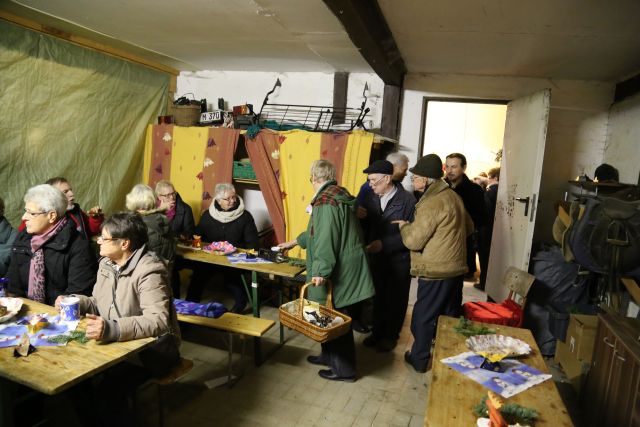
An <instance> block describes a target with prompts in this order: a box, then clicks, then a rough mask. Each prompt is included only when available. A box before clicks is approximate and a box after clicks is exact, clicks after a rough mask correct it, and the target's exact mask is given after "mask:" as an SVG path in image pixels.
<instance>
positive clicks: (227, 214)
mask: <svg viewBox="0 0 640 427" xmlns="http://www.w3.org/2000/svg"><path fill="white" fill-rule="evenodd" d="M214 194H215V197H214V201H213V203H211V205H210V206H209V209H208V210H207V211H205V212H203V214H202V217H201V218H200V222H199V223H198V226H197V227H196V231H195V233H196V234H198V235H200V236H202V241H204V242H220V241H227V242H229V243H231V244H232V245H233V246H235V247H236V248H242V249H258V246H259V243H258V229H257V228H256V223H255V221H254V220H253V216H252V215H251V213H249V211H247V210H246V209H245V207H244V201H243V200H242V197H240V196H238V195H237V194H236V189H235V187H234V186H233V184H230V183H219V184H217V185H216V187H215V189H214ZM198 264H202V263H198ZM216 273H221V275H222V282H223V284H224V285H225V287H226V288H227V289H228V290H229V291H230V292H231V293H232V294H233V298H234V304H233V307H232V308H231V311H232V312H234V313H241V312H243V311H244V309H245V307H246V305H247V294H246V292H245V290H244V287H243V285H242V281H241V278H240V273H239V272H238V270H235V269H231V268H224V267H220V268H216V266H212V265H198V266H197V268H196V269H194V272H193V276H192V277H191V284H190V285H189V291H188V292H187V299H188V300H189V301H200V299H201V298H202V291H203V287H204V283H205V282H206V281H207V280H209V279H210V278H211V276H212V275H214V274H216Z"/></svg>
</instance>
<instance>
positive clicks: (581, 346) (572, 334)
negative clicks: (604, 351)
mask: <svg viewBox="0 0 640 427" xmlns="http://www.w3.org/2000/svg"><path fill="white" fill-rule="evenodd" d="M597 327H598V316H589V315H586V314H572V315H571V318H570V319H569V328H568V329H567V338H566V340H565V343H566V344H567V345H568V346H569V351H570V352H571V353H572V354H573V357H574V358H576V359H577V360H580V361H583V362H587V363H589V362H591V357H592V356H593V345H594V342H595V339H596V329H597Z"/></svg>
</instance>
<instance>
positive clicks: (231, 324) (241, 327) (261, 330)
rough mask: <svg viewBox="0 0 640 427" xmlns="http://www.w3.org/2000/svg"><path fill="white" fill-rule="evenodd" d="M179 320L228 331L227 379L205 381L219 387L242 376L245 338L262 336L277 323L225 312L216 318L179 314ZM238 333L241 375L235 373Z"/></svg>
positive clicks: (209, 384)
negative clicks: (235, 349) (234, 364)
mask: <svg viewBox="0 0 640 427" xmlns="http://www.w3.org/2000/svg"><path fill="white" fill-rule="evenodd" d="M178 321H180V322H184V323H190V324H192V325H198V326H203V327H205V328H211V329H216V330H219V331H223V332H226V333H227V334H228V338H229V339H228V341H227V350H228V362H227V377H226V381H221V380H222V379H224V377H223V378H222V379H221V378H215V379H212V380H208V381H205V385H206V386H207V387H209V388H213V387H217V386H219V385H222V384H227V385H228V386H229V387H231V386H232V385H233V384H234V383H235V382H236V381H237V380H238V379H240V378H241V377H242V374H243V373H244V370H243V360H244V350H245V340H244V338H245V337H247V336H249V337H254V338H261V337H262V336H263V335H264V334H265V333H266V332H267V331H268V330H269V329H271V328H272V327H273V325H275V324H276V322H274V321H273V320H269V319H262V318H260V317H253V316H246V315H243V314H235V313H229V312H227V313H224V314H223V315H222V316H220V317H218V318H216V319H214V318H212V317H202V316H191V315H187V314H178ZM234 335H238V336H239V337H240V339H241V341H242V351H241V353H240V367H241V369H242V370H241V371H240V373H239V375H235V376H234V375H233V370H232V368H233V336H234Z"/></svg>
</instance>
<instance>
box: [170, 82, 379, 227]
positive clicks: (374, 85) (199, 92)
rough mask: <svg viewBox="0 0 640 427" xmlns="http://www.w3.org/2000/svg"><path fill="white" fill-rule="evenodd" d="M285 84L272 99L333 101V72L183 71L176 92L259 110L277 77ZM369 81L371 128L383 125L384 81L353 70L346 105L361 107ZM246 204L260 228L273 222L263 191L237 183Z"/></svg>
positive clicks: (215, 103) (214, 104)
mask: <svg viewBox="0 0 640 427" xmlns="http://www.w3.org/2000/svg"><path fill="white" fill-rule="evenodd" d="M277 79H280V82H281V83H282V87H280V88H278V89H276V91H275V92H274V93H273V94H272V95H271V96H270V97H269V102H270V103H278V104H304V105H320V106H331V105H333V74H332V73H319V72H317V73H302V72H298V73H272V72H253V71H228V72H227V71H200V72H195V73H193V72H182V73H180V75H179V76H178V82H177V91H176V96H182V95H184V94H187V93H193V94H194V97H195V98H196V99H202V98H206V99H207V103H208V104H209V108H210V109H217V108H218V107H217V106H218V98H224V100H225V103H226V105H227V108H228V109H231V108H233V106H234V105H243V104H253V106H254V109H255V111H256V113H257V112H259V111H260V107H261V105H262V102H263V100H264V97H265V95H266V94H267V92H269V91H270V90H271V89H272V88H273V85H274V84H275V82H276V80H277ZM365 83H367V84H368V87H369V90H368V92H367V94H366V95H367V106H368V107H369V108H370V109H371V111H370V112H369V114H368V115H367V117H366V119H365V126H366V127H367V129H369V130H371V129H373V128H379V127H380V119H381V116H382V95H383V92H384V83H383V82H382V80H380V78H379V77H378V76H377V75H375V74H368V73H351V74H349V85H348V89H347V107H349V108H360V105H361V104H362V101H363V100H364V98H363V96H362V92H363V90H364V86H365ZM237 187H238V192H239V193H240V194H241V195H242V197H243V199H244V202H245V205H246V208H247V210H248V211H250V212H251V214H252V215H253V217H254V219H255V221H256V226H257V227H258V231H261V230H264V229H265V228H267V227H269V226H270V225H271V219H270V218H269V213H268V211H267V207H266V205H265V202H264V198H263V196H262V193H261V192H260V190H259V189H258V187H257V186H255V187H254V186H251V185H243V184H239V185H237Z"/></svg>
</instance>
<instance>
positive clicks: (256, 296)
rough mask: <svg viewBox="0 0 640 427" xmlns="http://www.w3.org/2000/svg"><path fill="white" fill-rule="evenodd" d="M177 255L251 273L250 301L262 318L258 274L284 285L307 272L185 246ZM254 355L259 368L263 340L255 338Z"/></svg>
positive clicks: (256, 315)
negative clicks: (236, 259)
mask: <svg viewBox="0 0 640 427" xmlns="http://www.w3.org/2000/svg"><path fill="white" fill-rule="evenodd" d="M239 250H240V251H242V252H246V251H245V250H244V249H239ZM176 255H179V256H181V257H182V258H184V259H187V260H190V261H198V262H204V263H207V264H215V265H219V266H222V267H230V268H237V269H239V270H246V271H250V272H251V292H250V293H249V292H248V290H247V293H249V299H250V302H251V305H252V306H253V315H254V316H255V317H260V292H259V288H260V283H259V282H258V273H263V274H268V275H269V276H270V277H272V278H277V279H278V280H279V281H280V283H282V279H283V278H289V279H293V278H294V277H296V276H298V275H300V274H301V273H303V272H304V271H305V267H300V266H295V265H291V264H288V263H286V262H282V263H275V262H273V263H231V262H229V259H228V258H227V257H226V255H214V254H212V253H210V252H205V251H202V250H192V249H186V248H185V247H183V246H180V245H179V246H178V247H177V249H176ZM245 286H246V284H245ZM278 305H282V292H281V290H278ZM283 343H284V328H283V327H282V324H281V325H280V345H282V344H283ZM254 354H255V363H256V365H257V366H259V365H261V364H262V362H263V359H262V350H261V338H254Z"/></svg>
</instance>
